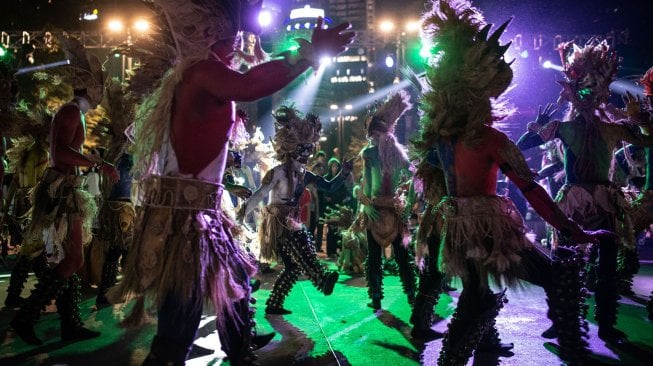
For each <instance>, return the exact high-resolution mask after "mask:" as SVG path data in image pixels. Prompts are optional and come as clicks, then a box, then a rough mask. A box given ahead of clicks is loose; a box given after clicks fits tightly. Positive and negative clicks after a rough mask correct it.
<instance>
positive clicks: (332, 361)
mask: <svg viewBox="0 0 653 366" xmlns="http://www.w3.org/2000/svg"><path fill="white" fill-rule="evenodd" d="M323 263H324V264H325V265H328V266H330V267H331V268H335V265H334V263H333V262H332V261H326V260H323ZM0 269H3V270H4V271H3V272H2V277H1V278H0V294H1V295H0V298H1V299H2V300H1V301H2V302H4V297H5V294H6V288H7V286H8V281H9V278H8V273H7V270H6V268H2V267H0ZM277 270H278V268H277ZM276 275H277V273H272V274H266V275H263V276H262V277H260V279H261V280H262V286H261V289H260V290H259V291H258V292H256V293H255V297H256V298H257V300H258V301H257V307H258V311H257V314H256V322H257V329H258V330H259V332H270V331H276V332H277V335H276V336H275V338H274V339H273V340H272V342H271V343H270V344H269V345H267V346H266V347H264V348H262V349H260V350H259V351H257V355H258V358H259V362H260V364H261V365H356V366H366V365H369V366H382V365H393V366H399V365H419V364H424V365H435V364H436V360H437V357H438V354H439V352H440V347H441V344H442V341H441V339H438V340H434V341H432V342H429V343H426V344H422V343H419V342H414V341H413V340H412V339H411V337H410V330H411V326H410V324H409V323H408V319H409V317H410V307H409V306H408V304H407V301H406V296H405V295H404V294H403V293H402V291H401V284H400V282H399V278H398V277H396V276H389V275H388V276H386V278H385V279H384V289H385V298H384V299H383V302H382V306H383V310H382V311H379V312H377V313H374V312H373V311H372V309H370V308H368V307H367V306H366V304H367V303H368V301H369V300H368V297H367V288H366V286H365V279H364V277H362V276H357V277H351V276H347V275H341V276H340V280H339V283H338V284H337V285H336V289H335V291H334V293H333V294H332V295H331V296H328V297H325V296H324V295H322V294H321V293H319V292H318V291H317V290H316V289H315V288H314V287H313V286H312V285H311V283H310V282H309V281H307V280H302V281H299V282H298V283H297V284H296V285H295V287H294V289H293V291H292V292H291V294H290V296H289V297H288V300H287V302H286V308H288V309H290V310H292V311H293V313H292V314H291V315H287V316H278V315H275V316H266V315H265V313H264V307H265V305H264V304H265V300H266V299H267V297H268V296H269V293H270V288H271V286H272V283H273V281H274V279H275V277H276ZM33 283H34V276H30V279H29V283H28V288H30V287H31V286H33ZM454 286H459V284H457V283H455V282H454ZM634 290H635V292H636V294H637V295H636V296H634V297H629V298H623V299H622V300H621V306H620V308H619V322H618V328H619V329H621V330H623V331H625V332H626V333H627V334H628V335H629V343H627V344H625V345H622V346H620V347H619V348H615V347H609V346H607V345H606V344H605V343H604V342H603V341H601V340H600V339H599V338H598V337H597V327H596V324H595V323H594V322H593V321H591V322H590V339H589V342H590V345H591V351H592V352H593V353H595V354H596V357H597V359H598V360H600V361H601V362H603V363H605V364H611V365H629V366H637V365H650V364H651V360H652V359H653V323H652V322H651V321H649V320H648V319H647V317H646V309H645V301H646V299H647V298H648V296H649V294H650V293H651V291H652V290H653V265H651V264H643V265H642V269H641V271H640V273H639V274H638V275H637V277H636V279H635V286H634ZM28 293H29V292H28V290H27V289H26V290H25V291H23V296H27V294H28ZM94 295H95V293H94V289H91V288H89V289H87V290H85V296H84V301H83V303H82V318H84V319H86V320H85V324H86V326H87V327H89V328H91V329H94V330H99V331H101V332H102V336H101V337H99V338H96V339H92V340H87V341H83V342H77V343H65V342H62V341H61V339H60V337H59V321H58V315H57V313H56V311H55V307H54V306H50V307H49V308H48V312H47V313H45V314H43V316H42V317H41V320H40V321H39V322H38V323H37V325H36V330H37V335H38V336H39V337H41V338H42V339H43V340H45V343H44V344H43V345H42V346H40V347H33V346H29V345H27V344H25V343H24V342H23V341H21V340H20V339H17V338H16V335H15V333H14V332H13V331H11V330H10V329H8V328H9V322H10V320H11V318H12V316H13V314H14V312H15V310H13V309H7V308H3V309H2V310H0V332H1V334H2V343H1V344H2V346H1V348H0V364H1V365H93V366H103V365H107V366H108V365H112V366H115V365H140V363H141V362H142V361H143V359H144V358H145V356H146V355H147V353H148V350H149V344H150V342H151V340H152V337H153V336H154V334H155V331H156V320H154V318H152V320H151V321H150V322H149V323H148V324H146V325H145V326H143V327H141V328H139V329H130V330H126V329H123V328H120V327H119V326H118V322H119V321H120V320H121V319H123V318H124V316H125V314H127V313H128V310H129V309H130V308H131V306H132V305H131V304H129V305H127V306H126V307H125V306H113V307H107V308H102V309H100V310H95V309H93V305H94V303H95V298H94ZM458 296H459V292H458V291H452V292H450V293H449V294H443V295H441V296H440V301H439V303H438V306H437V309H436V312H437V314H438V315H439V316H440V317H441V318H442V319H441V320H440V321H439V322H437V323H436V324H435V325H434V329H435V330H438V331H441V332H443V331H444V330H445V329H446V325H447V322H448V321H449V319H450V317H451V315H452V313H453V310H454V306H455V304H456V301H457V299H458ZM508 298H509V300H510V301H509V303H508V304H506V306H505V307H504V309H503V310H502V311H501V313H500V314H499V317H498V318H497V327H498V329H499V332H500V334H501V338H502V340H503V341H504V342H514V343H515V348H514V349H513V352H512V353H511V354H509V355H492V354H478V355H477V356H476V358H475V359H472V360H470V364H472V365H498V364H501V365H520V366H522V365H534V366H539V365H541V366H544V365H555V364H560V361H559V359H558V358H557V356H556V354H555V352H556V347H555V345H554V344H552V343H549V342H547V340H546V339H543V338H541V337H540V334H541V333H542V331H544V330H545V329H547V328H548V327H549V325H550V322H549V320H548V319H547V318H546V303H545V300H544V292H543V291H542V290H541V289H540V288H537V287H534V286H531V285H529V284H525V285H524V287H523V288H522V289H519V290H508ZM590 303H591V304H593V299H590ZM205 314H206V316H205V317H204V318H203V319H202V322H201V324H200V329H199V331H198V334H197V337H198V338H197V340H196V342H195V344H196V345H198V346H199V347H198V348H196V349H195V350H194V351H193V353H192V354H191V358H190V359H189V360H188V362H187V365H220V364H228V363H227V362H224V363H223V361H222V359H223V357H224V354H223V353H222V351H220V350H219V342H218V337H217V334H216V332H215V326H214V322H213V319H214V318H213V317H212V316H211V312H210V311H209V310H208V309H207V310H206V311H205ZM592 318H593V310H592V309H590V314H589V319H592ZM200 347H201V348H200ZM207 349H208V350H207ZM212 350H215V352H213V353H211V354H208V355H207V353H210V352H211V351H212ZM207 351H208V352H207ZM336 357H337V359H336ZM646 360H649V361H646Z"/></svg>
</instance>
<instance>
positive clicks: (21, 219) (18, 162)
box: [4, 124, 49, 306]
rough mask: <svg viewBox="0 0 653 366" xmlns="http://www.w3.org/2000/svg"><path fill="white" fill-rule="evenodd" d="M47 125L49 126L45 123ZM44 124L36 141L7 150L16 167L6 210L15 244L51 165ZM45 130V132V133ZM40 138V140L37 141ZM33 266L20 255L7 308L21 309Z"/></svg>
mask: <svg viewBox="0 0 653 366" xmlns="http://www.w3.org/2000/svg"><path fill="white" fill-rule="evenodd" d="M44 125H47V124H44ZM43 127H44V126H43V125H41V126H39V128H38V129H37V130H36V131H32V136H34V137H32V138H19V139H16V140H13V143H14V146H13V147H12V148H11V149H9V151H7V156H9V159H10V160H11V161H12V162H13V164H14V166H13V167H12V168H10V170H12V171H13V172H14V177H15V178H14V180H13V181H12V184H11V186H10V187H9V197H8V199H7V204H6V208H5V210H4V211H5V215H10V216H11V217H10V220H11V221H12V222H11V223H10V225H9V226H10V232H11V235H12V241H13V242H14V243H22V242H23V235H24V230H25V229H26V227H27V225H28V224H29V220H28V218H29V210H30V208H31V204H30V191H31V190H32V189H33V188H34V187H35V186H36V184H37V182H38V181H39V180H40V179H41V177H42V176H43V173H44V172H45V169H46V168H47V166H48V162H49V154H48V151H47V147H46V146H44V145H45V144H44V143H43V141H44V140H45V139H46V135H45V133H44V132H46V131H47V129H45V128H43ZM43 130H45V131H43ZM35 138H36V140H35ZM10 202H11V203H12V204H11V205H12V207H13V211H12V213H11V214H9V212H8V211H9V210H8V207H9V204H10ZM31 267H32V264H31V261H30V259H29V258H28V257H27V256H24V255H19V256H18V258H17V260H16V264H15V265H14V268H12V269H11V278H10V280H9V287H8V288H7V298H6V299H5V305H7V306H18V305H20V303H21V302H22V298H21V297H20V294H21V292H22V291H23V287H24V286H25V282H26V281H27V277H28V272H29V270H30V269H31Z"/></svg>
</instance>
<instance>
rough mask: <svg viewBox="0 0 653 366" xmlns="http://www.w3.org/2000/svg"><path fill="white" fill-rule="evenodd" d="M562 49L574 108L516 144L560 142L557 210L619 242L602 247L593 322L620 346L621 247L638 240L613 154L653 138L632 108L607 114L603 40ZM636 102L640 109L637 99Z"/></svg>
mask: <svg viewBox="0 0 653 366" xmlns="http://www.w3.org/2000/svg"><path fill="white" fill-rule="evenodd" d="M559 50H560V56H561V60H562V66H563V75H564V80H562V81H560V84H561V85H562V91H561V92H560V101H564V102H566V103H568V105H569V111H568V113H567V115H566V116H565V121H563V122H561V121H551V122H549V119H550V117H551V115H550V113H549V114H547V113H540V114H538V116H537V119H536V121H535V122H531V123H529V126H528V130H529V131H528V132H527V133H526V134H525V135H523V136H522V137H521V138H520V139H519V142H518V146H519V147H520V148H521V149H527V148H531V147H533V146H537V145H541V144H544V143H545V142H547V141H549V140H551V139H553V138H556V137H557V138H559V139H560V140H561V141H562V145H563V149H564V152H565V160H564V169H565V174H566V182H565V185H564V186H563V187H562V188H561V189H560V191H559V192H558V196H557V197H556V201H557V202H558V205H559V206H560V208H561V209H562V211H563V212H564V213H565V214H566V215H567V216H568V217H570V218H572V219H573V220H575V221H576V222H578V223H579V224H580V225H582V226H583V228H585V229H592V230H596V229H606V230H611V231H614V232H615V233H616V234H617V237H618V238H612V237H606V238H604V239H603V240H601V242H600V243H599V246H598V248H599V250H598V252H599V258H598V266H597V267H596V271H597V272H596V273H597V283H596V291H595V296H596V315H595V318H596V320H597V322H598V324H599V337H600V338H602V339H604V340H606V341H608V342H616V343H619V342H622V341H623V340H624V339H625V334H624V333H623V332H622V331H620V330H618V329H616V328H615V325H616V321H617V307H618V302H617V300H618V299H619V294H618V287H617V283H618V282H617V281H618V276H617V274H616V270H617V253H618V251H619V250H620V246H626V247H630V248H632V247H633V245H634V243H635V240H634V236H633V227H632V223H631V221H630V215H628V206H629V205H628V202H627V201H626V199H625V197H624V194H623V192H622V191H621V189H620V187H618V186H616V185H615V184H612V183H611V182H610V178H609V175H610V166H611V161H612V153H613V151H614V150H615V149H616V148H617V147H620V146H621V144H622V141H625V142H628V143H631V144H633V145H635V146H648V147H650V146H653V136H651V135H650V134H649V131H650V127H649V126H648V124H649V121H648V118H645V119H644V120H643V121H642V120H641V116H640V115H639V113H632V107H628V108H627V110H626V112H625V115H624V117H625V118H623V119H621V120H617V119H616V118H614V117H613V116H611V115H610V113H607V111H608V110H609V106H608V105H607V104H606V103H607V100H608V96H609V95H610V89H609V86H610V83H611V82H612V80H613V79H614V77H615V75H616V73H617V68H618V65H619V63H620V59H619V58H618V57H617V55H616V53H615V51H614V50H613V49H612V48H611V47H610V46H609V45H608V43H607V42H606V41H601V42H599V41H597V40H592V41H590V42H589V43H588V44H586V45H585V46H584V47H579V46H577V45H575V44H573V43H571V42H568V43H563V44H561V45H560V46H559ZM631 102H632V101H627V104H631ZM634 102H635V103H634V104H637V109H639V101H634ZM547 109H548V108H547ZM561 236H562V237H561V238H560V239H559V242H560V243H561V244H562V245H565V244H568V243H567V242H566V240H565V238H564V236H565V235H564V233H562V235H561Z"/></svg>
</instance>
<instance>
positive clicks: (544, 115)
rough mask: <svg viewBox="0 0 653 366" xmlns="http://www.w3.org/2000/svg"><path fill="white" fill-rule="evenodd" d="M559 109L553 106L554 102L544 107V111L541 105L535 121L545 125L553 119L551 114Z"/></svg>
mask: <svg viewBox="0 0 653 366" xmlns="http://www.w3.org/2000/svg"><path fill="white" fill-rule="evenodd" d="M557 111H558V110H557V109H555V107H554V106H553V103H549V104H547V105H546V107H544V111H543V110H542V106H539V107H538V108H537V118H535V123H537V124H538V125H540V126H543V125H545V124H547V123H549V120H551V116H553V114H554V113H555V112H557Z"/></svg>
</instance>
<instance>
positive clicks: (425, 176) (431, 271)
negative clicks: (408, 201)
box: [410, 161, 446, 340]
mask: <svg viewBox="0 0 653 366" xmlns="http://www.w3.org/2000/svg"><path fill="white" fill-rule="evenodd" d="M425 181H427V182H429V184H428V185H424V182H425ZM413 191H414V193H415V194H420V195H421V197H422V199H423V200H424V203H425V205H424V211H423V213H422V215H421V216H422V217H421V221H420V222H419V228H418V229H417V234H416V237H415V263H416V264H417V268H418V269H419V286H418V288H417V296H416V298H415V306H414V307H413V312H412V315H411V317H410V322H411V323H412V324H413V329H412V331H411V335H412V336H413V337H414V338H418V339H426V340H430V339H434V338H437V337H439V336H440V334H439V333H436V332H435V331H433V330H432V329H431V326H432V325H433V317H434V314H435V307H436V305H437V303H438V298H439V296H440V293H441V292H442V286H443V280H444V276H443V274H442V272H441V271H440V268H439V265H438V262H439V258H440V232H441V230H442V220H441V219H440V215H439V214H438V207H439V206H438V204H439V203H440V199H441V198H442V197H444V196H445V195H446V186H445V182H444V176H443V174H442V171H441V170H439V169H435V168H434V167H433V166H432V165H431V164H430V163H429V162H427V161H424V162H422V163H420V164H419V166H418V167H417V170H416V172H415V177H414V178H413Z"/></svg>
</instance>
